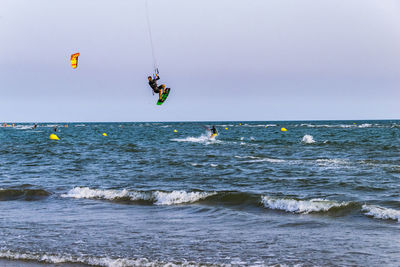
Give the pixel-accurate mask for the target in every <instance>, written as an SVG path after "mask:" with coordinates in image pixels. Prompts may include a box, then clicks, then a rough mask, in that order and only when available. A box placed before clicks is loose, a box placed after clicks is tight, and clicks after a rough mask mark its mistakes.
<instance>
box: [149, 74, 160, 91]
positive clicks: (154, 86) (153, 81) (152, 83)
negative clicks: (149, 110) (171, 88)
mask: <svg viewBox="0 0 400 267" xmlns="http://www.w3.org/2000/svg"><path fill="white" fill-rule="evenodd" d="M159 79H160V77H159V76H157V77H156V78H155V79H151V80H150V81H149V85H150V87H151V89H153V92H154V93H156V94H158V93H159V92H160V91H161V89H162V86H161V85H160V86H157V80H159Z"/></svg>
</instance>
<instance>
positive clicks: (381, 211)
mask: <svg viewBox="0 0 400 267" xmlns="http://www.w3.org/2000/svg"><path fill="white" fill-rule="evenodd" d="M362 211H364V212H365V215H367V216H370V217H373V218H375V219H382V220H395V221H398V222H400V210H395V209H389V208H383V207H379V206H375V205H363V206H362Z"/></svg>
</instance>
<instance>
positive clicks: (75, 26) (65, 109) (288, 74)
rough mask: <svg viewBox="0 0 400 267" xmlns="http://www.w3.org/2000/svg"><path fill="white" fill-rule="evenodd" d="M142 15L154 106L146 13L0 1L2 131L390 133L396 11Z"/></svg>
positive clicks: (378, 0)
mask: <svg viewBox="0 0 400 267" xmlns="http://www.w3.org/2000/svg"><path fill="white" fill-rule="evenodd" d="M147 1H148V7H149V18H150V26H151V31H152V37H153V44H154V51H155V57H156V59H157V63H158V66H159V70H160V78H161V80H160V82H161V83H165V84H166V85H167V87H171V93H170V95H169V98H168V99H167V101H166V102H165V103H164V104H163V105H162V106H157V105H156V101H157V96H153V95H152V93H151V89H150V87H149V86H148V84H147V76H148V75H149V74H151V73H152V71H153V59H152V49H151V42H150V38H149V32H148V25H147V20H146V9H145V0H113V1H111V0H68V1H63V0H58V1H55V0H35V1H32V0H1V1H0V36H1V37H0V38H1V39H0V122H3V121H6V122H44V121H47V122H82V121H83V122H88V121H96V122H97V121H221V120H234V121H252V120H260V121H274V120H335V119H338V120H344V119H348V120H356V119H400V90H399V89H400V88H399V86H400V2H399V1H398V0H346V1H342V0H324V1H321V0H251V1H249V0H190V1H188V0H168V1H166V0H147ZM75 52H79V53H80V57H79V66H78V68H77V69H75V70H73V69H72V68H71V65H70V62H69V58H70V55H71V54H72V53H75Z"/></svg>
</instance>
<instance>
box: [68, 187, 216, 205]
mask: <svg viewBox="0 0 400 267" xmlns="http://www.w3.org/2000/svg"><path fill="white" fill-rule="evenodd" d="M214 194H216V193H215V192H186V191H183V190H180V191H171V192H163V191H149V192H140V191H129V190H127V189H123V190H113V189H108V190H107V189H106V190H104V189H91V188H89V187H75V188H73V189H71V190H70V191H69V192H68V193H67V194H62V195H61V197H69V198H77V199H81V198H86V199H102V200H111V201H131V202H147V203H149V204H154V205H176V204H184V203H194V202H197V201H199V200H201V199H205V198H207V197H209V196H211V195H214Z"/></svg>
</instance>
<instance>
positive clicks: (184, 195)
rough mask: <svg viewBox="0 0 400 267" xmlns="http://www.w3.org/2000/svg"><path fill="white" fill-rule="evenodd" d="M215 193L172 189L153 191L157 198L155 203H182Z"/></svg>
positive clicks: (195, 200) (191, 201)
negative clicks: (170, 190) (169, 190)
mask: <svg viewBox="0 0 400 267" xmlns="http://www.w3.org/2000/svg"><path fill="white" fill-rule="evenodd" d="M215 194H216V193H207V192H186V191H172V192H169V193H167V192H161V191H156V192H154V193H153V195H154V196H155V199H156V200H157V201H156V202H155V203H154V204H155V205H174V204H182V203H193V202H197V201H199V200H201V199H205V198H207V197H209V196H212V195H215Z"/></svg>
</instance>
